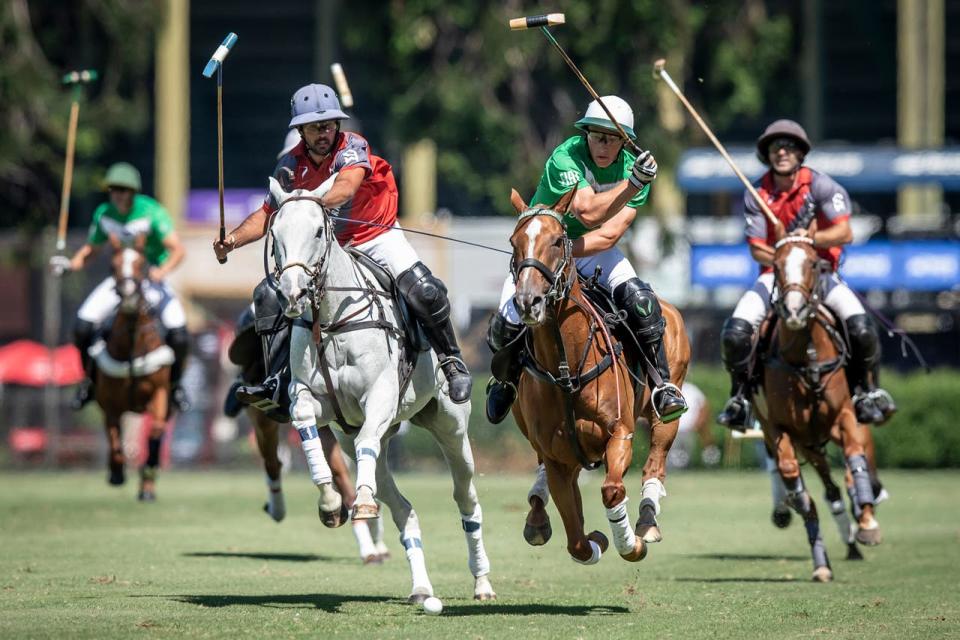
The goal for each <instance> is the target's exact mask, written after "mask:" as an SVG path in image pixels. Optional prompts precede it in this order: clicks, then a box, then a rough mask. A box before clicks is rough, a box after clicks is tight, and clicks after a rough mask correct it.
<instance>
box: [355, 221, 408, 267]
mask: <svg viewBox="0 0 960 640" xmlns="http://www.w3.org/2000/svg"><path fill="white" fill-rule="evenodd" d="M356 248H357V249H358V250H360V251H362V252H363V253H365V254H367V255H368V256H370V257H371V258H373V259H374V260H376V261H377V262H378V263H380V264H381V265H383V266H384V267H386V269H387V271H389V272H390V273H391V274H392V275H393V277H394V278H396V277H397V276H399V275H400V274H401V273H403V272H404V271H406V270H407V269H409V268H410V267H412V266H413V265H415V264H416V263H418V262H420V257H419V256H418V255H417V252H416V251H415V250H414V248H413V247H412V246H411V245H410V243H409V242H408V241H407V237H406V236H405V235H404V234H403V229H401V228H400V227H399V226H397V225H394V227H393V229H390V230H389V231H387V232H386V233H381V234H380V235H378V236H377V237H376V238H374V239H372V240H368V241H367V242H364V243H363V244H358V245H356Z"/></svg>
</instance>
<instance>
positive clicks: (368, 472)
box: [356, 440, 380, 495]
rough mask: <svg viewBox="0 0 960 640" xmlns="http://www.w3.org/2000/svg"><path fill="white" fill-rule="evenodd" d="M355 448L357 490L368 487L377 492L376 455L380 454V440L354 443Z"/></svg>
mask: <svg viewBox="0 0 960 640" xmlns="http://www.w3.org/2000/svg"><path fill="white" fill-rule="evenodd" d="M356 448H357V490H358V491H359V489H360V487H363V486H367V487H370V489H371V491H373V493H374V495H376V493H377V457H378V456H379V455H380V442H379V441H376V440H364V441H363V442H359V441H358V442H357V443H356Z"/></svg>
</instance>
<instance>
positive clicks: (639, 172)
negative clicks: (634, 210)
mask: <svg viewBox="0 0 960 640" xmlns="http://www.w3.org/2000/svg"><path fill="white" fill-rule="evenodd" d="M656 177H657V160H656V158H654V157H653V154H652V153H650V152H649V151H644V152H643V153H641V154H640V155H639V156H637V160H636V161H635V162H634V163H633V171H631V172H630V177H629V178H628V180H630V184H632V185H633V186H635V187H636V188H637V189H642V188H643V186H644V185H647V184H650V183H651V182H653V181H654V180H655V179H656Z"/></svg>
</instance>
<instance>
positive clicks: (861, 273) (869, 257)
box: [843, 253, 892, 278]
mask: <svg viewBox="0 0 960 640" xmlns="http://www.w3.org/2000/svg"><path fill="white" fill-rule="evenodd" d="M891 270H892V265H891V262H890V256H889V255H883V254H877V253H871V254H863V255H851V256H848V257H847V259H846V260H844V262H843V275H845V276H846V277H848V278H886V277H888V276H889V275H890V272H891Z"/></svg>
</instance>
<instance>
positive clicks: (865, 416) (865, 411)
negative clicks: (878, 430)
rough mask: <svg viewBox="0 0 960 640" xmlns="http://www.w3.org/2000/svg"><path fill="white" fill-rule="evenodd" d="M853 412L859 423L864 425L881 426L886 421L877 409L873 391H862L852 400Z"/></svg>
mask: <svg viewBox="0 0 960 640" xmlns="http://www.w3.org/2000/svg"><path fill="white" fill-rule="evenodd" d="M852 400H853V412H854V415H855V416H856V418H857V422H860V423H862V424H880V423H881V422H883V421H884V419H885V418H884V416H883V412H882V411H880V409H879V407H877V404H876V402H875V401H874V398H873V392H872V391H862V392H860V393H858V394H856V395H855V396H853V398H852Z"/></svg>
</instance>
